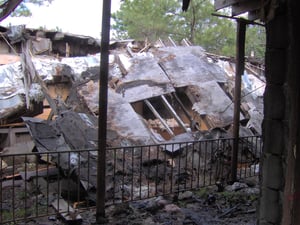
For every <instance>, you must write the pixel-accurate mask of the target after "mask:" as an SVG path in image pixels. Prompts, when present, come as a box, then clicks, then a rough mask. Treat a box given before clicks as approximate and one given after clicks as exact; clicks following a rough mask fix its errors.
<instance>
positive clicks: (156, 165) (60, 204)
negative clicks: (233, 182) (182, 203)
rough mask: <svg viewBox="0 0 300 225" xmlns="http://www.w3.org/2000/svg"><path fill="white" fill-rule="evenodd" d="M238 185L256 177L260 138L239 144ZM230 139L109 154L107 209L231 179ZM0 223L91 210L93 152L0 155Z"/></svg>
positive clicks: (68, 216) (93, 198) (94, 180)
mask: <svg viewBox="0 0 300 225" xmlns="http://www.w3.org/2000/svg"><path fill="white" fill-rule="evenodd" d="M239 143H240V145H239V156H238V168H237V171H238V179H242V178H247V177H251V176H256V175H257V174H258V161H259V157H260V152H261V147H262V144H261V137H259V136H251V137H242V138H240V139H239ZM232 146H233V139H216V140H204V141H195V142H180V143H167V144H159V145H147V146H131V147H120V148H108V149H107V153H106V177H105V179H106V182H105V183H106V202H105V204H106V205H109V204H116V203H121V202H128V201H135V200H141V199H147V198H151V197H155V196H160V195H168V194H172V193H178V192H181V191H186V190H193V189H199V188H201V187H205V186H210V185H214V184H218V185H219V186H220V185H221V186H222V185H225V184H226V183H227V182H228V180H229V178H230V162H231V151H232ZM0 162H1V164H0V212H1V213H0V223H6V222H15V221H19V220H22V221H26V220H28V219H30V218H37V217H43V216H49V215H54V214H57V213H59V214H60V216H62V217H64V219H66V220H74V219H75V220H76V219H79V220H80V213H79V212H81V211H82V210H89V209H91V208H94V207H95V205H96V204H95V201H96V186H97V150H95V149H88V150H75V151H72V152H70V151H61V152H43V153H41V152H33V153H28V154H13V155H3V154H2V155H0Z"/></svg>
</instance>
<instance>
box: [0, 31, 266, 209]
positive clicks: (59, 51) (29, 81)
mask: <svg viewBox="0 0 300 225" xmlns="http://www.w3.org/2000/svg"><path fill="white" fill-rule="evenodd" d="M1 30H5V32H3V35H2V36H1V38H0V48H1V49H0V54H1V58H0V64H1V65H0V124H1V126H0V140H1V144H0V154H1V155H5V154H11V153H16V152H18V153H24V150H26V151H27V152H32V151H34V152H38V153H39V154H40V159H41V160H42V161H44V162H46V163H50V164H51V165H55V166H56V167H58V168H59V169H61V170H63V171H64V173H65V174H68V176H69V175H71V174H72V175H74V174H75V176H76V175H77V176H79V177H77V180H79V183H80V185H79V186H80V187H83V189H84V190H85V191H86V192H89V194H90V193H93V191H92V190H95V188H96V183H97V182H96V180H95V179H89V180H87V178H86V173H89V172H87V171H93V172H94V171H96V160H97V154H96V152H95V154H90V153H86V152H80V153H76V151H75V153H71V151H74V150H81V149H96V148H97V145H98V143H97V141H98V136H97V131H98V101H99V99H98V97H99V74H100V69H99V65H100V54H99V50H100V46H99V41H98V40H95V39H93V38H91V37H84V36H75V35H71V34H64V33H61V32H53V31H41V30H30V29H25V28H24V27H11V28H2V29H1ZM171 43H172V46H170V45H168V44H165V43H164V42H163V41H161V40H159V41H158V42H157V43H154V44H147V43H146V44H145V43H142V42H136V41H134V40H127V41H118V42H112V43H111V45H110V48H111V49H110V58H109V59H110V60H109V68H110V69H109V87H108V118H107V128H108V130H107V132H108V135H107V144H108V146H109V147H128V146H135V145H151V144H163V143H172V142H178V141H186V142H187V141H195V140H205V139H213V138H220V137H231V136H232V135H231V128H232V122H233V104H232V99H233V95H232V93H233V88H234V83H233V77H234V63H232V61H231V60H230V59H226V60H225V59H224V58H221V57H218V56H215V55H211V54H208V53H206V52H205V51H204V49H202V48H201V47H199V46H190V45H189V44H188V42H184V43H185V45H184V46H175V45H174V43H175V42H174V41H173V42H171ZM260 66H261V65H257V64H253V63H250V61H249V62H247V64H246V70H245V74H244V76H243V81H244V82H243V90H242V93H243V95H242V103H241V109H242V111H241V125H242V126H241V128H240V129H241V130H240V134H241V136H251V135H255V134H261V128H260V124H261V121H262V117H263V116H262V115H263V104H262V94H263V90H264V85H265V83H264V80H263V79H262V77H263V69H261V67H260ZM20 145H22V146H24V145H27V146H29V147H28V148H20V147H19V146H20ZM166 146H167V145H166ZM229 147H230V146H229ZM187 149H189V148H188V147H187ZM216 149H218V148H216ZM248 151H249V152H248V153H249V154H250V155H251V154H252V155H251V157H250V158H251V162H255V160H256V159H257V157H258V155H257V154H258V152H257V151H256V150H255V153H253V151H252V149H251V148H248ZM47 152H63V153H62V154H59V155H58V154H51V153H50V155H49V154H47V157H46V159H45V158H43V153H47ZM180 152H185V153H184V154H181V153H180ZM191 152H193V148H191ZM177 153H179V155H180V156H179V157H185V158H187V159H188V158H191V156H188V154H189V150H184V151H182V148H181V147H179V148H178V149H176V147H175V148H172V149H168V148H165V149H162V150H161V151H160V152H159V153H158V154H170V155H172V157H173V156H174V154H175V155H176V154H177ZM142 154H143V153H142ZM142 154H141V155H139V156H137V157H142ZM210 154H211V155H210V156H209V157H210V158H212V156H213V155H214V154H213V153H210ZM223 155H225V156H224V159H225V158H226V157H227V156H228V155H230V151H229V150H228V151H227V152H226V153H225V154H224V153H223ZM108 157H109V156H108ZM134 157H136V156H134ZM194 157H196V158H197V159H198V161H199V162H200V161H201V164H204V165H205V163H207V162H204V163H202V161H203V159H202V158H201V157H202V156H201V155H198V156H195V155H194V153H193V156H192V158H193V160H194ZM165 158H166V159H169V158H167V157H165ZM143 159H145V158H143ZM157 159H158V158H157ZM26 160H27V161H28V162H26V163H30V160H29V159H26ZM112 160H113V158H109V159H108V162H111V161H112ZM139 160H140V158H137V159H136V162H139ZM179 160H180V159H179ZM229 160H230V159H229ZM33 161H34V160H33ZM87 161H88V162H89V163H88V164H87V163H86V162H87ZM131 162H133V158H132V159H131V161H130V160H129V162H128V165H127V164H126V167H127V166H128V167H130V163H131ZM147 163H148V162H147V161H145V160H143V161H142V164H143V166H144V167H145V168H147V170H148V171H149V170H151V166H149V165H148V164H147ZM152 163H153V162H152ZM157 163H158V164H159V165H162V168H166V167H165V166H164V165H165V164H166V163H167V164H168V166H170V165H171V166H172V165H173V163H176V162H175V161H172V160H171V161H168V160H166V161H164V162H155V163H154V164H155V165H157ZM7 164H9V163H8V162H5V161H3V160H2V159H1V165H2V166H1V168H4V167H7ZM78 164H80V166H79V165H78ZM132 164H133V163H132ZM84 165H87V166H84ZM82 166H83V167H82ZM114 166H115V167H118V165H114ZM134 166H135V165H131V167H134ZM78 168H81V171H80V173H78ZM157 168H158V167H156V170H157ZM189 169H190V170H191V171H192V170H193V168H189ZM108 170H109V169H108ZM123 172H124V169H123ZM164 173H165V171H164ZM179 173H180V171H179ZM108 174H109V173H108ZM147 175H148V177H145V179H146V180H151V179H157V171H156V172H153V176H154V175H155V176H156V178H154V177H153V176H152V175H151V173H147ZM114 176H115V174H112V177H110V178H109V176H108V178H107V179H111V180H109V181H108V182H107V183H108V188H107V189H108V191H109V189H110V188H111V187H110V184H112V182H113V181H112V180H113V179H115V178H113V177H114ZM158 177H159V176H158ZM183 177H184V176H183ZM162 179H163V178H162ZM177 179H179V178H177ZM40 182H42V181H40ZM87 182H89V183H87ZM128 182H129V183H131V182H132V181H128ZM77 185H78V183H77ZM124 187H125V186H123V188H124ZM125 189H126V187H125ZM131 189H132V187H131ZM148 191H149V190H148ZM113 192H114V195H122V196H121V197H120V198H124V189H123V190H120V192H119V193H115V190H113ZM121 192H122V194H121ZM58 194H61V193H58ZM54 204H57V203H54ZM170 207H171V206H170ZM175 208H176V207H175ZM170 210H175V211H176V209H170Z"/></svg>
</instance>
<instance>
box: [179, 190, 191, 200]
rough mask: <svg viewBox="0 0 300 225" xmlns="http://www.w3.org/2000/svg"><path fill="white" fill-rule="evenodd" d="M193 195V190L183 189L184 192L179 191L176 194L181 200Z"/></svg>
mask: <svg viewBox="0 0 300 225" xmlns="http://www.w3.org/2000/svg"><path fill="white" fill-rule="evenodd" d="M192 196H193V192H191V191H185V192H180V193H179V195H178V200H183V199H188V198H191V197H192Z"/></svg>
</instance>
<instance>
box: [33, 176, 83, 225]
mask: <svg viewBox="0 0 300 225" xmlns="http://www.w3.org/2000/svg"><path fill="white" fill-rule="evenodd" d="M33 183H34V184H35V185H36V186H37V187H38V189H39V190H40V192H41V193H42V194H43V195H44V196H45V198H46V199H47V202H48V205H51V206H52V207H53V208H54V209H55V210H56V211H57V212H58V213H59V214H60V215H61V216H62V217H63V218H64V219H65V220H66V221H67V222H71V221H73V222H75V221H76V222H79V221H82V217H81V215H80V214H79V212H78V211H76V210H75V209H74V208H72V206H71V205H70V204H69V203H67V202H66V201H65V200H64V199H63V198H62V197H61V196H60V190H58V189H60V188H61V187H57V185H56V184H53V183H47V181H46V180H45V179H44V178H42V177H37V178H35V179H33Z"/></svg>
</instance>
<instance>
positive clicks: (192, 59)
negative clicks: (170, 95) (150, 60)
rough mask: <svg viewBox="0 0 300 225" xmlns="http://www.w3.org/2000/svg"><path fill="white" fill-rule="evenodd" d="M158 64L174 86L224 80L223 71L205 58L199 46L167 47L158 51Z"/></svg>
mask: <svg viewBox="0 0 300 225" xmlns="http://www.w3.org/2000/svg"><path fill="white" fill-rule="evenodd" d="M158 57H159V58H160V61H159V64H160V65H161V66H162V68H163V69H164V71H165V73H166V74H167V76H168V77H169V79H170V80H171V82H172V84H173V85H174V86H175V87H183V86H188V85H194V84H197V83H203V82H206V81H211V80H215V81H216V82H223V83H224V82H226V77H225V75H226V74H225V72H224V71H223V70H222V69H221V68H220V67H219V66H217V65H216V64H214V63H210V62H208V60H207V57H206V55H205V52H204V50H203V48H201V47H200V46H188V47H182V46H178V47H167V48H162V49H160V50H159V52H158Z"/></svg>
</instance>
